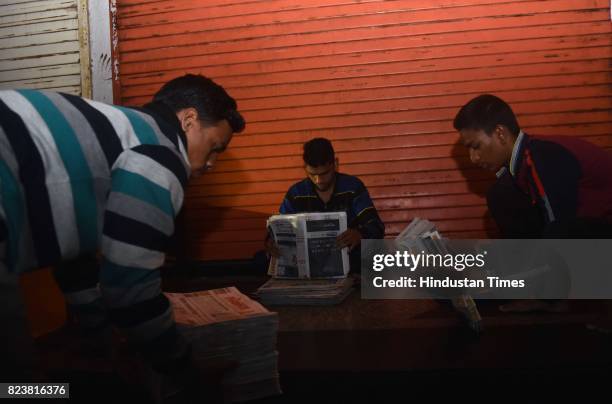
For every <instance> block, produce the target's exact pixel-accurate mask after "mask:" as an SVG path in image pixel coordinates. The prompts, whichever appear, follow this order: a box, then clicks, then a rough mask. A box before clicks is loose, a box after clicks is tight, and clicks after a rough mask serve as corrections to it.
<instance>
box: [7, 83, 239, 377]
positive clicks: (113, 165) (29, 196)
mask: <svg viewBox="0 0 612 404" xmlns="http://www.w3.org/2000/svg"><path fill="white" fill-rule="evenodd" d="M243 128H244V120H243V119H242V117H241V115H240V114H239V113H238V112H237V106H236V102H235V101H234V99H233V98H232V97H230V96H229V95H228V94H227V93H226V92H225V90H224V89H223V88H222V87H221V86H219V85H217V84H216V83H214V82H213V81H212V80H210V79H208V78H206V77H203V76H196V75H186V76H182V77H178V78H176V79H174V80H171V81H169V82H168V83H166V84H165V85H164V86H163V87H162V88H161V90H160V91H159V92H158V93H157V94H156V95H155V97H154V100H153V102H151V103H150V104H147V105H145V106H144V107H143V108H126V107H120V106H112V105H107V104H103V103H100V102H95V101H91V100H88V99H84V98H80V97H76V96H72V95H67V94H60V93H52V92H43V91H35V90H14V91H0V299H1V301H0V338H1V340H0V349H1V350H2V353H1V355H0V357H2V360H1V362H2V363H1V364H0V366H1V367H2V373H0V380H2V381H6V380H8V379H9V378H15V377H17V376H16V375H19V370H21V371H22V373H21V375H20V376H22V377H27V374H26V373H27V371H28V368H30V367H31V366H32V358H31V355H30V356H29V355H28V342H27V341H31V340H30V339H29V338H28V337H27V336H28V333H27V324H26V322H25V316H24V312H23V304H22V302H21V297H20V294H19V291H18V288H17V279H18V275H19V274H20V273H23V272H24V271H28V270H32V269H35V268H40V267H47V266H55V268H56V271H55V275H56V279H57V280H58V283H59V286H60V288H61V289H62V291H63V292H64V294H65V297H66V301H67V303H68V305H69V308H70V312H71V313H72V315H73V316H74V317H75V318H76V319H77V321H78V322H79V324H80V325H81V326H82V327H83V328H85V329H89V330H94V332H95V331H96V330H102V329H104V328H107V327H108V325H109V323H112V324H114V325H115V326H116V327H118V328H119V329H120V330H122V331H123V333H124V334H125V336H126V337H127V338H128V341H129V342H131V344H133V345H134V346H136V347H138V349H139V350H140V351H141V352H142V353H143V354H144V356H145V357H146V358H148V360H149V361H150V362H151V364H152V365H153V366H154V368H156V369H158V370H159V371H161V372H173V371H176V370H177V369H180V368H181V367H184V366H185V364H186V363H188V362H189V359H188V358H189V347H188V346H186V344H185V343H184V342H183V341H182V339H181V338H180V336H179V335H178V334H177V330H176V327H175V323H174V319H173V315H172V309H171V307H170V304H169V302H168V300H167V299H166V297H165V296H164V295H163V294H162V293H161V288H160V283H161V282H160V271H159V268H160V267H161V266H162V265H163V263H164V257H165V254H164V251H165V249H166V247H167V244H168V242H169V239H170V237H171V236H172V234H173V232H174V229H175V218H176V216H177V214H178V213H179V211H180V209H181V206H182V204H183V197H184V192H185V186H186V185H187V182H188V179H189V177H190V176H198V175H201V174H202V173H203V172H204V171H206V170H208V169H210V168H212V167H213V166H214V164H215V161H216V159H217V156H218V154H220V153H222V152H223V151H224V150H225V149H226V147H227V146H228V144H229V142H230V140H231V138H232V135H233V133H234V132H241V131H242V130H243ZM21 381H23V379H21Z"/></svg>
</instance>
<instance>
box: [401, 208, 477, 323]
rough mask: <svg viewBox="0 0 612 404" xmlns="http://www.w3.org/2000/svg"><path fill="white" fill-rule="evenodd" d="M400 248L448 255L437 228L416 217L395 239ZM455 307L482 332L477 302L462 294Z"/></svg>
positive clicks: (454, 303)
mask: <svg viewBox="0 0 612 404" xmlns="http://www.w3.org/2000/svg"><path fill="white" fill-rule="evenodd" d="M395 241H396V243H397V245H398V248H405V249H406V250H408V251H409V252H410V253H411V254H419V253H420V252H425V253H432V254H442V255H444V254H448V253H449V252H450V251H449V250H448V248H447V246H446V243H445V242H444V240H443V238H442V236H441V234H440V233H439V232H438V230H437V228H436V226H435V225H434V224H433V223H432V222H430V221H429V220H426V219H421V218H418V217H415V218H414V219H413V220H412V221H411V222H410V224H409V225H408V226H407V227H406V228H405V229H404V230H403V231H402V232H401V233H400V234H399V235H398V236H397V237H396V239H395ZM452 303H453V306H454V307H455V309H456V310H457V311H459V312H460V313H461V314H462V315H463V316H464V317H465V319H466V320H467V322H468V325H469V326H470V328H472V329H473V330H474V331H475V332H481V331H482V317H481V316H480V312H479V311H478V308H477V306H476V302H475V301H474V299H473V298H472V297H471V296H470V295H466V294H462V295H460V296H457V297H456V298H454V299H452Z"/></svg>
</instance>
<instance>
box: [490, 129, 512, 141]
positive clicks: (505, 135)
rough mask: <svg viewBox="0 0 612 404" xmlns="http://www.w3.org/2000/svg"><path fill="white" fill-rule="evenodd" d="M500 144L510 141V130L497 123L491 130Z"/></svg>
mask: <svg viewBox="0 0 612 404" xmlns="http://www.w3.org/2000/svg"><path fill="white" fill-rule="evenodd" d="M493 135H494V136H495V137H497V140H498V141H499V143H500V144H502V145H506V144H507V143H508V142H509V141H510V132H509V131H508V129H507V128H506V127H505V126H504V125H497V126H496V127H495V130H494V132H493Z"/></svg>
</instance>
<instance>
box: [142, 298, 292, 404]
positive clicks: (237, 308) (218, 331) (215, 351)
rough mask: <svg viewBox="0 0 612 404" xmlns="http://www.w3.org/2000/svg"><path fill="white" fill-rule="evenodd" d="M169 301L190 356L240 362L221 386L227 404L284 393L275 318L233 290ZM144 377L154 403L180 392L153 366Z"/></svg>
mask: <svg viewBox="0 0 612 404" xmlns="http://www.w3.org/2000/svg"><path fill="white" fill-rule="evenodd" d="M166 296H167V297H168V300H170V302H171V303H172V308H173V312H174V317H175V320H176V324H177V329H178V330H179V332H180V333H181V334H182V335H183V336H184V337H185V339H186V340H187V341H189V342H190V343H191V348H192V352H191V356H192V359H193V360H194V361H195V362H196V363H202V365H203V366H205V365H206V364H207V363H211V362H215V361H233V362H235V363H237V367H236V368H235V369H232V370H231V371H230V372H228V373H226V374H225V376H224V379H223V381H222V383H223V390H224V402H241V401H247V400H253V399H259V398H263V397H267V396H270V395H278V394H281V389H280V383H279V374H278V352H277V351H276V339H277V333H278V316H277V314H276V313H273V312H270V311H269V310H267V309H266V308H265V307H263V306H262V305H261V304H259V303H257V302H256V301H254V300H252V299H250V298H249V297H247V296H245V295H243V294H242V293H240V291H238V289H236V288H235V287H229V288H222V289H214V290H204V291H198V292H192V293H166ZM136 377H138V376H137V375H136ZM140 378H141V379H142V380H143V382H144V385H145V386H147V389H148V390H149V393H150V395H151V397H152V398H153V399H154V401H155V402H156V403H161V402H163V401H164V399H165V398H168V397H170V396H171V395H172V394H174V393H175V392H176V391H177V390H178V389H179V388H180V386H177V385H175V384H173V383H172V381H171V380H167V378H164V377H163V376H162V375H161V374H159V373H157V372H155V371H154V370H153V369H152V368H150V367H149V368H148V369H145V370H144V372H143V374H142V375H140Z"/></svg>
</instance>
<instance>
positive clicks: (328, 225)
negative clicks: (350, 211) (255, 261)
mask: <svg viewBox="0 0 612 404" xmlns="http://www.w3.org/2000/svg"><path fill="white" fill-rule="evenodd" d="M268 229H269V231H270V235H271V237H272V238H273V240H274V243H275V244H276V246H277V247H278V250H279V252H280V256H279V257H273V258H272V259H271V261H270V267H269V268H268V275H270V276H272V278H271V279H270V280H269V281H268V282H266V283H265V284H264V285H263V286H261V287H260V288H259V289H258V290H257V293H256V295H257V296H258V297H259V298H260V299H261V301H262V302H263V303H264V304H268V305H275V304H277V305H332V304H337V303H340V302H341V301H343V300H344V299H345V298H346V297H347V296H348V295H349V294H350V292H351V291H352V290H353V289H352V286H353V280H352V279H351V278H347V275H348V272H349V262H348V253H347V249H346V248H342V249H338V248H337V247H336V238H337V237H338V235H339V234H342V233H343V232H344V231H346V229H347V226H346V213H345V212H325V213H298V214H291V215H275V216H272V217H270V218H269V219H268Z"/></svg>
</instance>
